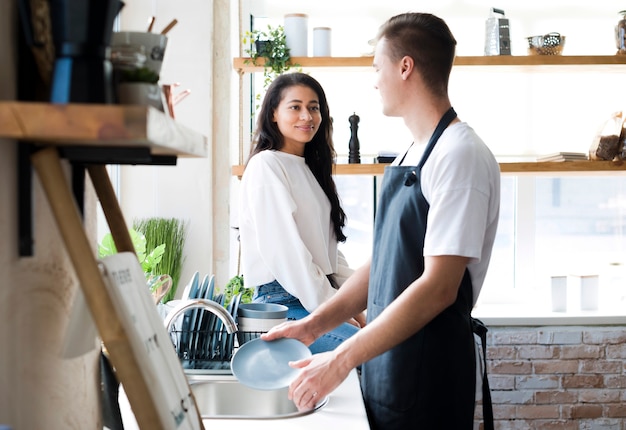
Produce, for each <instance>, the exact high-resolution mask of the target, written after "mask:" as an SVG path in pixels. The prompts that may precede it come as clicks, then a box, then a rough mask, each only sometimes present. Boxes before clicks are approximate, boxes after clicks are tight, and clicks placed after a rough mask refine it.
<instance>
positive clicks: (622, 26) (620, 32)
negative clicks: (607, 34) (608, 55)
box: [615, 10, 626, 54]
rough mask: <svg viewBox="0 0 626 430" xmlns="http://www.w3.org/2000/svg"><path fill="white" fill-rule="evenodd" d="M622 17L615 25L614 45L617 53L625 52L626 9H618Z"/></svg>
mask: <svg viewBox="0 0 626 430" xmlns="http://www.w3.org/2000/svg"><path fill="white" fill-rule="evenodd" d="M619 14H620V16H621V17H622V19H620V20H619V22H618V23H617V25H616V26H615V45H616V47H617V53H618V54H626V10H622V11H620V13H619Z"/></svg>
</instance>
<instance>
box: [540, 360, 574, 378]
mask: <svg viewBox="0 0 626 430" xmlns="http://www.w3.org/2000/svg"><path fill="white" fill-rule="evenodd" d="M578 366H579V364H578V360H535V361H533V369H534V371H535V373H537V374H546V373H548V374H555V375H562V374H575V373H578Z"/></svg>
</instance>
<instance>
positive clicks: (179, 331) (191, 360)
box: [165, 296, 264, 372]
mask: <svg viewBox="0 0 626 430" xmlns="http://www.w3.org/2000/svg"><path fill="white" fill-rule="evenodd" d="M239 300H240V297H239V296H235V298H234V299H233V301H231V305H232V306H230V305H229V306H228V308H226V309H224V308H223V301H221V300H220V302H219V303H218V302H216V301H213V300H206V299H205V300H199V299H195V300H189V301H186V302H183V303H181V304H180V305H179V306H178V307H177V308H176V309H174V310H173V311H171V313H170V314H169V315H168V316H167V317H166V321H165V325H166V329H167V332H168V334H169V337H170V340H171V341H172V345H173V346H174V350H175V351H176V354H177V356H178V358H179V360H180V362H181V365H182V367H183V369H194V370H198V371H211V372H214V371H224V372H230V360H231V359H232V357H233V354H234V353H235V351H236V350H237V348H238V347H239V346H240V345H243V344H244V343H246V342H249V341H250V340H252V339H256V338H258V337H260V336H261V334H263V333H264V332H260V331H236V332H234V333H228V331H227V329H226V327H225V326H224V323H223V321H222V320H221V319H220V317H219V316H218V313H223V312H222V311H220V312H217V311H216V309H218V307H222V309H224V311H225V313H227V314H230V316H231V317H232V320H233V321H234V322H235V323H236V322H237V309H236V308H237V307H238V304H239ZM222 316H224V315H222Z"/></svg>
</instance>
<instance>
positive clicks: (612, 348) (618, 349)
mask: <svg viewBox="0 0 626 430" xmlns="http://www.w3.org/2000/svg"><path fill="white" fill-rule="evenodd" d="M606 358H626V344H625V345H609V346H607V347H606Z"/></svg>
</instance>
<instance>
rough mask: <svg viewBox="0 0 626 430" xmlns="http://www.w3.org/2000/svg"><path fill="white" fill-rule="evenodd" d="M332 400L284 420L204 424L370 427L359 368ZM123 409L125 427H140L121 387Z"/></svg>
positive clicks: (228, 429) (214, 428)
mask: <svg viewBox="0 0 626 430" xmlns="http://www.w3.org/2000/svg"><path fill="white" fill-rule="evenodd" d="M328 397H329V398H328V403H327V404H326V405H325V406H324V407H322V408H321V409H319V410H318V411H316V412H314V413H311V414H308V415H304V416H301V417H295V418H284V419H276V420H274V419H264V420H250V419H205V420H203V422H204V427H205V428H206V429H207V430H208V429H211V430H221V429H224V430H238V429H251V428H253V429H254V430H265V429H267V430H282V429H285V430H293V429H294V428H297V429H298V430H307V429H311V430H318V429H324V428H328V429H335V428H345V429H350V430H369V428H370V427H369V424H368V422H367V415H366V413H365V405H364V404H363V397H362V395H361V386H360V383H359V378H358V375H357V373H356V370H352V372H350V374H349V375H348V377H347V378H346V380H345V381H344V382H343V383H342V384H341V385H340V386H339V387H337V389H336V390H335V391H333V392H332V393H331V394H330V395H329V396H328ZM119 401H120V409H121V412H122V419H123V421H124V429H125V430H138V429H139V427H138V426H137V421H136V420H135V417H134V415H133V413H132V411H131V410H130V405H129V404H128V400H127V399H126V396H125V395H124V392H123V390H121V389H120V400H119Z"/></svg>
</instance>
